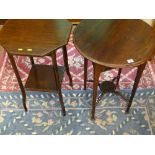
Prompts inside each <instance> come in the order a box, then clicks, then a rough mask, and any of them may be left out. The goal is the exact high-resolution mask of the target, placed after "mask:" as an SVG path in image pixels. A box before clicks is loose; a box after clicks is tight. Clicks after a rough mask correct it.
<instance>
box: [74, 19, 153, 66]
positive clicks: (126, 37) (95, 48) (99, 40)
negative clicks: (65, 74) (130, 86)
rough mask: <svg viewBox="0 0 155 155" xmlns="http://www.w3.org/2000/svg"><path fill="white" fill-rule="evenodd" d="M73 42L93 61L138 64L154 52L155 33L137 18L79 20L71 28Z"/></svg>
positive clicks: (117, 64) (107, 63)
mask: <svg viewBox="0 0 155 155" xmlns="http://www.w3.org/2000/svg"><path fill="white" fill-rule="evenodd" d="M74 44H75V47H76V48H77V50H78V51H79V52H80V53H81V54H82V55H83V56H84V57H85V58H87V59H89V60H91V61H92V62H94V63H96V64H99V65H103V66H106V67H112V68H122V67H126V66H138V65H140V64H143V63H144V62H146V61H147V60H148V59H150V58H151V57H152V56H153V55H154V53H155V33H154V31H153V28H152V27H150V26H149V25H148V24H146V23H145V22H143V21H142V20H138V19H90V20H82V21H81V23H80V24H79V25H78V26H77V28H76V29H75V31H74Z"/></svg>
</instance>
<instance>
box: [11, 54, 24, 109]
mask: <svg viewBox="0 0 155 155" xmlns="http://www.w3.org/2000/svg"><path fill="white" fill-rule="evenodd" d="M8 57H9V59H10V62H11V65H12V68H13V70H14V72H15V75H16V78H17V81H18V84H19V87H20V90H21V92H22V97H23V107H24V109H25V111H27V107H26V92H25V89H24V86H23V84H22V81H21V78H20V75H19V73H18V70H17V66H16V63H15V60H14V58H13V55H11V54H8Z"/></svg>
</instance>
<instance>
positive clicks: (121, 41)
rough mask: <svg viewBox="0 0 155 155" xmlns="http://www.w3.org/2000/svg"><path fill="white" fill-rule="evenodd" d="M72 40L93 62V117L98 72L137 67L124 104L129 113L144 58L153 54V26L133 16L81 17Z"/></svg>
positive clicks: (147, 58) (145, 59) (146, 58)
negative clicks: (93, 18) (120, 17)
mask: <svg viewBox="0 0 155 155" xmlns="http://www.w3.org/2000/svg"><path fill="white" fill-rule="evenodd" d="M74 44H75V47H76V48H77V50H78V51H79V52H80V53H81V54H82V55H83V56H84V57H85V60H86V59H88V60H91V61H92V62H93V68H94V83H93V101H92V119H95V109H96V96H97V86H98V84H99V76H100V73H101V72H102V71H104V70H106V69H107V68H119V69H121V68H124V67H129V66H130V67H138V70H137V75H136V78H135V82H134V85H133V89H132V92H131V96H130V99H129V101H128V105H127V108H126V113H128V112H129V109H130V107H131V104H132V101H133V98H134V95H135V92H136V89H137V86H138V83H139V80H140V78H141V75H142V72H143V70H144V68H145V66H146V63H147V60H149V59H150V58H151V57H153V55H154V54H155V33H154V31H153V28H152V27H150V26H149V25H147V24H146V23H145V22H143V21H141V20H134V19H133V20H128V19H124V20H123V19H122V20H117V19H95V20H82V21H81V23H80V24H79V25H78V26H77V28H76V30H75V33H74ZM85 80H86V78H85Z"/></svg>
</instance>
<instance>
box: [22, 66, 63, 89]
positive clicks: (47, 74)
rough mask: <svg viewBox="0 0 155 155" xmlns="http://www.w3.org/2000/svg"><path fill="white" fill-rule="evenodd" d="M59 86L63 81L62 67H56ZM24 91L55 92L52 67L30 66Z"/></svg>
mask: <svg viewBox="0 0 155 155" xmlns="http://www.w3.org/2000/svg"><path fill="white" fill-rule="evenodd" d="M58 73H59V77H60V85H61V82H62V79H63V73H64V67H61V66H59V67H58ZM25 89H26V90H29V91H45V92H51V91H56V90H57V87H56V82H55V77H54V67H53V66H51V65H37V64H36V65H32V68H31V70H30V73H29V77H28V79H27V81H26V84H25Z"/></svg>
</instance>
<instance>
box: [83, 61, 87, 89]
mask: <svg viewBox="0 0 155 155" xmlns="http://www.w3.org/2000/svg"><path fill="white" fill-rule="evenodd" d="M87 68H88V59H86V58H84V90H86V88H87Z"/></svg>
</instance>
